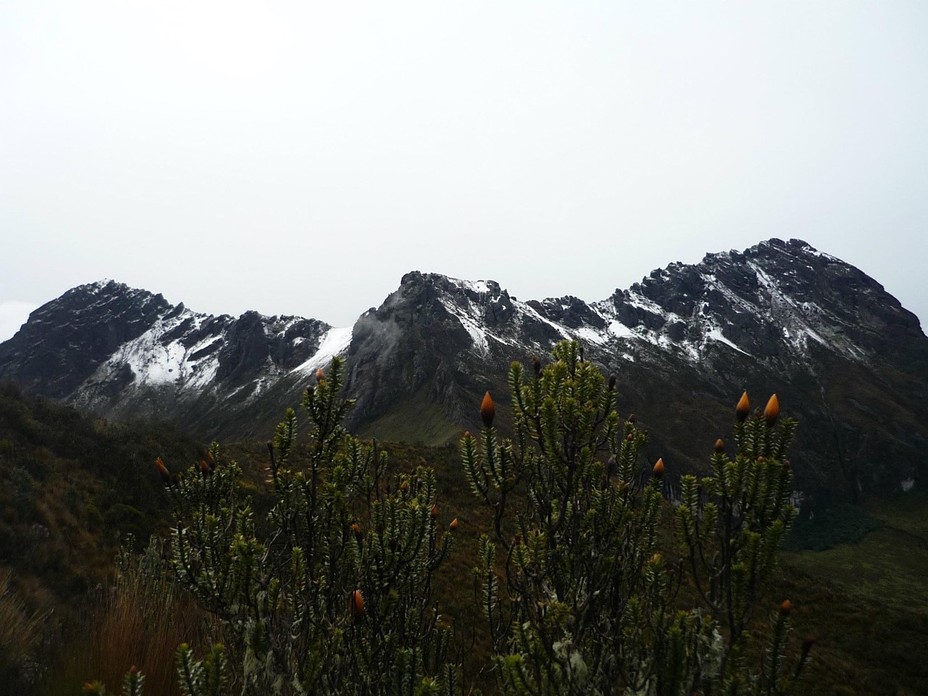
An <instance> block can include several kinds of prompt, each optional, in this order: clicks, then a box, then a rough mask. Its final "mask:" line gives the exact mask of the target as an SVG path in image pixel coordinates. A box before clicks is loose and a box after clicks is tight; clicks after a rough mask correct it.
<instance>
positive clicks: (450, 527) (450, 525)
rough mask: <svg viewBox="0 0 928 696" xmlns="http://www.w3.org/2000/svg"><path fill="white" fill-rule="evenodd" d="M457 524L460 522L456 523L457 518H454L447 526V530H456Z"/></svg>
mask: <svg viewBox="0 0 928 696" xmlns="http://www.w3.org/2000/svg"><path fill="white" fill-rule="evenodd" d="M459 524H460V522H458V518H457V517H455V518H454V519H453V520H451V524H449V525H448V529H450V530H451V531H452V532H453V531H454V530H455V529H457V528H458V525H459Z"/></svg>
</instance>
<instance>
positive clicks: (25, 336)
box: [0, 239, 928, 499]
mask: <svg viewBox="0 0 928 696" xmlns="http://www.w3.org/2000/svg"><path fill="white" fill-rule="evenodd" d="M564 338H573V339H577V340H579V341H580V342H581V345H582V346H583V348H584V351H585V355H586V357H587V358H588V359H591V360H594V361H596V362H597V363H599V364H601V365H602V366H603V368H604V369H606V370H608V371H609V372H610V373H612V374H615V375H616V377H617V379H618V383H619V387H620V392H619V407H620V409H621V410H622V411H623V412H625V413H628V412H635V413H636V414H637V415H638V417H639V419H640V420H641V421H642V423H643V424H644V425H645V426H646V427H647V428H648V429H649V430H650V432H651V433H652V440H651V442H650V444H649V446H648V456H649V457H650V456H653V457H654V458H656V457H657V456H663V457H664V459H665V462H667V464H668V468H669V471H670V472H671V474H673V473H679V472H680V471H682V470H687V469H692V468H697V467H699V466H701V464H702V462H704V461H705V459H706V457H707V456H708V453H709V452H710V450H711V444H712V443H713V442H714V441H715V439H716V437H718V436H719V435H722V436H723V437H724V435H725V433H726V432H727V429H728V427H729V422H730V416H731V412H732V407H733V404H734V402H735V401H736V400H737V398H738V397H739V396H740V394H741V391H742V390H745V389H746V390H748V391H749V393H750V394H751V396H752V399H753V400H754V403H755V405H757V406H763V402H764V401H765V400H766V398H767V396H769V394H770V393H771V392H777V394H778V395H779V397H780V400H781V403H782V404H783V406H784V409H785V410H786V411H787V412H789V413H790V414H792V415H794V416H796V417H797V418H799V419H800V421H801V428H800V431H799V441H798V443H797V446H796V448H795V451H796V453H797V454H796V456H795V458H794V461H793V466H794V471H795V472H796V481H797V487H798V488H799V489H800V490H802V491H803V492H805V493H806V494H807V495H814V496H815V497H818V498H821V497H823V496H831V497H837V498H840V499H855V498H858V497H859V496H861V495H862V494H869V493H877V494H891V493H894V492H899V491H901V490H904V489H911V488H913V487H922V486H924V485H925V484H926V483H928V406H926V404H928V339H926V337H925V335H924V333H923V332H922V330H921V328H920V326H919V323H918V320H917V318H916V317H915V316H914V315H913V314H912V313H911V312H908V311H907V310H905V309H904V308H903V307H902V306H901V305H900V304H899V302H898V301H897V300H896V299H895V298H894V297H892V296H891V295H889V294H888V293H887V292H886V291H885V290H884V289H883V287H882V286H881V285H880V284H879V283H877V282H876V281H875V280H873V279H872V278H870V277H868V276H867V275H866V274H864V273H863V272H861V271H860V270H858V269H856V268H854V267H853V266H850V265H849V264H846V263H844V262H842V261H840V260H838V259H836V258H834V257H831V256H829V255H827V254H823V253H820V252H818V251H816V250H815V249H813V248H812V247H811V246H809V245H808V244H806V243H804V242H801V241H798V240H790V241H788V242H784V241H782V240H778V239H771V240H769V241H765V242H761V243H760V244H758V245H756V246H754V247H752V248H750V249H747V250H745V251H743V252H735V251H731V252H722V253H716V254H708V255H707V256H706V257H705V258H704V259H703V261H702V262H701V263H698V264H694V265H684V264H679V263H673V264H670V265H669V266H667V267H666V268H664V269H659V270H655V271H653V272H652V273H651V274H650V275H649V276H647V277H646V278H644V279H643V280H642V281H641V282H640V283H636V284H634V285H632V286H631V287H630V288H628V289H626V290H616V292H615V293H614V294H613V295H612V296H611V297H609V298H607V299H605V300H602V301H599V302H593V303H587V302H584V301H582V300H580V299H578V298H576V297H562V298H549V299H545V300H540V301H535V300H532V301H528V302H523V301H519V300H517V299H516V298H514V297H512V296H510V295H509V293H508V292H507V291H506V290H505V289H504V288H503V287H501V286H500V285H499V284H498V283H496V282H493V281H478V282H471V281H461V280H454V279H451V278H447V277H445V276H441V275H437V274H427V273H419V272H412V273H408V274H406V275H405V276H404V277H403V279H402V281H401V283H400V286H399V288H398V289H397V290H396V291H395V292H394V293H392V294H391V295H390V296H389V297H387V299H386V300H385V301H384V302H383V303H382V304H381V305H380V306H379V307H377V308H375V309H371V310H370V311H368V312H366V313H365V314H363V315H362V316H361V317H360V318H359V319H358V321H357V322H356V323H355V325H354V327H353V328H351V329H338V328H332V327H330V326H328V325H327V324H325V323H323V322H320V321H317V320H313V319H302V318H298V317H264V316H262V315H259V314H257V313H254V312H247V313H245V314H243V315H242V316H241V317H238V318H233V317H229V316H212V315H205V314H198V313H195V312H191V311H190V310H188V309H186V308H185V307H184V306H183V305H182V304H181V305H176V306H175V305H171V304H170V303H169V302H167V301H166V300H165V299H164V298H163V297H162V296H161V295H154V294H152V293H149V292H146V291H144V290H133V289H130V288H128V287H126V286H125V285H120V284H118V283H114V282H104V283H94V284H91V285H84V286H80V287H78V288H74V289H73V290H70V291H68V292H67V293H65V294H64V295H62V296H61V297H60V298H58V299H56V300H53V301H52V302H50V303H48V304H46V305H44V306H43V307H40V308H39V309H38V310H36V311H35V312H33V314H32V315H31V316H30V318H29V321H28V322H27V323H26V324H25V325H24V327H23V328H22V329H21V330H20V332H19V333H17V334H16V336H14V337H13V338H12V339H10V340H9V341H7V342H5V343H3V344H0V378H5V379H10V380H13V381H15V382H17V383H18V384H19V385H21V386H22V387H23V388H24V389H26V390H28V391H30V392H32V393H36V394H39V395H44V396H51V397H53V398H56V399H60V400H63V401H66V402H69V403H73V404H75V405H78V406H80V407H83V408H86V409H89V410H91V411H93V412H96V413H99V414H102V415H104V416H107V417H123V416H156V417H161V418H166V419H169V420H172V421H175V422H177V423H181V424H182V425H184V426H185V427H187V428H189V429H190V430H191V431H192V432H194V433H196V434H197V435H198V436H200V437H203V438H212V437H223V438H226V439H229V438H245V437H264V436H266V435H267V434H268V433H269V432H270V431H271V428H272V427H273V423H274V422H276V420H277V419H278V418H279V415H280V413H281V410H282V409H283V407H284V406H285V405H288V404H291V403H294V402H295V401H296V400H298V398H299V394H300V392H301V391H302V389H303V388H305V386H306V385H307V384H308V383H310V382H311V380H312V374H313V372H314V371H315V369H316V367H319V366H324V365H325V364H326V363H327V362H328V360H329V359H330V357H331V356H332V355H334V354H339V353H340V354H344V355H346V356H347V388H348V390H349V391H350V393H351V394H352V396H353V397H354V398H356V399H357V404H356V407H355V409H354V411H353V415H352V422H351V426H352V428H353V429H355V430H357V431H358V432H360V433H361V434H365V435H373V436H377V437H385V438H392V439H409V440H419V441H423V442H428V443H440V442H446V441H448V440H450V439H453V438H455V437H456V436H457V435H458V434H460V432H461V431H462V430H463V429H465V428H476V427H478V415H477V409H476V404H478V403H479V400H480V397H481V396H482V394H483V392H484V391H485V390H486V389H490V390H492V391H493V393H494V395H495V396H496V397H497V401H498V403H499V404H500V405H501V407H502V409H501V410H502V411H503V412H504V411H505V403H506V391H507V389H506V386H505V376H506V371H507V369H508V366H509V364H510V363H511V362H512V361H513V360H522V361H527V360H529V359H530V358H531V356H532V355H539V356H541V357H542V358H543V359H544V357H545V356H546V355H548V354H549V353H550V349H551V347H552V345H553V344H554V343H555V342H556V341H558V340H561V339H564Z"/></svg>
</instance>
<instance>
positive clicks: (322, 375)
mask: <svg viewBox="0 0 928 696" xmlns="http://www.w3.org/2000/svg"><path fill="white" fill-rule="evenodd" d="M324 380H325V370H323V369H322V368H321V367H318V368H316V381H317V382H322V381H324Z"/></svg>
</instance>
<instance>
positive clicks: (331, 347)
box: [291, 326, 353, 374]
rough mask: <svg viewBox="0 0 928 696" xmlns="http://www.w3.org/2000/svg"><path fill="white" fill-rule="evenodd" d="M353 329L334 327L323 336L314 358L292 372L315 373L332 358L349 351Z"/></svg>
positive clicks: (349, 327)
mask: <svg viewBox="0 0 928 696" xmlns="http://www.w3.org/2000/svg"><path fill="white" fill-rule="evenodd" d="M352 330H353V327H351V326H347V327H333V328H331V329H329V330H328V331H326V332H325V333H324V334H323V335H322V339H321V340H320V341H319V348H317V349H316V352H315V353H314V354H313V356H312V357H311V358H310V359H309V360H307V361H306V362H304V363H303V364H301V365H297V366H296V367H295V368H293V370H291V372H302V373H304V374H309V373H313V372H315V371H316V370H317V369H319V368H320V367H325V366H326V365H328V364H329V363H330V362H332V358H334V357H335V356H336V355H340V354H342V353H344V352H345V351H346V350H348V346H349V345H350V344H351V332H352Z"/></svg>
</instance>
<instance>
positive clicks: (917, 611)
mask: <svg viewBox="0 0 928 696" xmlns="http://www.w3.org/2000/svg"><path fill="white" fill-rule="evenodd" d="M439 429H440V430H441V429H443V428H442V426H439ZM268 435H270V433H268ZM382 446H383V447H384V448H385V449H386V450H387V451H388V453H389V455H390V458H391V461H392V462H394V463H395V465H396V466H397V467H398V468H400V469H405V470H411V469H413V468H414V467H416V466H418V465H428V466H431V467H433V468H434V469H435V471H436V476H437V479H438V484H439V496H440V502H439V506H440V513H439V514H440V520H441V521H442V522H443V523H450V522H451V520H452V519H454V518H458V519H459V522H460V527H459V530H458V533H457V534H456V538H455V545H454V548H453V551H452V554H451V557H450V559H449V560H448V562H447V563H446V564H445V565H444V566H443V567H442V568H441V570H440V575H439V577H438V578H437V579H436V585H435V598H436V600H437V601H438V603H439V606H440V607H441V609H442V612H443V613H445V614H446V615H447V616H449V617H450V618H451V619H452V620H453V623H454V626H455V632H456V639H457V642H458V650H459V654H460V659H461V661H462V662H463V663H464V664H465V665H466V667H467V669H466V679H465V682H466V684H467V686H479V687H482V688H486V687H487V686H490V685H492V683H493V681H492V678H491V677H490V676H489V675H488V674H487V673H486V672H485V671H484V672H481V671H480V670H481V667H483V666H484V665H485V664H486V657H487V655H488V652H489V649H488V641H487V635H486V630H485V627H484V626H483V624H482V622H480V621H479V620H477V619H475V612H474V585H473V577H472V572H471V569H472V567H473V566H474V565H475V564H476V561H477V554H476V549H477V539H478V538H479V536H480V534H481V533H483V532H486V531H489V527H490V520H489V517H488V512H487V510H486V509H485V508H484V507H482V506H481V505H478V503H477V501H476V500H475V498H474V497H473V496H472V494H471V493H470V491H469V489H468V486H467V485H466V482H465V480H464V476H463V474H462V471H461V466H460V461H459V456H458V452H457V448H456V446H455V445H445V446H441V447H428V446H424V445H413V444H407V443H395V442H389V443H384V444H383V445H382ZM226 451H227V453H228V454H229V455H230V456H232V457H233V458H235V459H237V460H238V461H239V463H240V464H241V465H242V467H243V470H244V472H245V475H246V479H247V480H246V485H248V486H249V487H250V488H251V489H252V490H253V491H254V492H255V493H256V495H257V500H256V507H257V509H258V510H261V508H262V507H263V502H264V501H263V496H262V491H263V490H264V484H263V480H264V478H265V466H266V449H265V447H264V444H263V443H261V442H250V443H243V444H233V445H230V446H228V447H227V448H226ZM201 452H202V447H201V446H200V445H198V444H197V443H194V442H192V441H190V440H189V439H186V438H184V437H183V436H181V435H180V434H178V433H177V432H176V431H174V430H172V429H169V428H166V427H162V426H153V425H143V424H111V423H105V422H101V421H95V420H91V419H87V418H85V417H83V416H81V415H80V414H79V413H77V412H75V411H74V410H73V409H69V408H64V407H61V406H57V405H54V404H50V403H48V402H45V401H41V400H35V399H30V398H27V397H24V396H23V395H22V394H20V393H18V392H17V391H16V390H15V389H12V388H9V387H3V388H0V626H16V627H17V628H18V630H17V631H10V630H7V631H4V630H2V629H0V671H2V674H0V678H3V679H4V680H5V683H6V684H15V685H16V688H18V689H20V691H21V692H22V693H47V694H57V693H61V694H64V693H73V692H71V691H70V688H71V685H72V684H78V685H79V683H82V682H83V681H85V680H87V679H89V678H91V677H94V676H100V677H104V678H106V679H107V680H108V681H109V682H110V683H111V684H112V683H115V677H113V676H109V675H110V674H114V675H118V674H119V673H120V671H122V670H124V669H126V668H127V667H128V666H129V665H130V664H141V665H144V668H145V669H146V671H148V673H149V674H151V675H152V677H154V676H155V675H154V672H156V671H159V670H158V667H157V665H161V670H160V671H161V673H162V676H163V678H162V680H161V681H162V683H163V686H162V687H161V688H160V690H159V689H156V688H155V684H154V682H155V680H154V679H151V680H150V682H149V686H150V689H149V691H148V692H147V693H149V694H159V693H164V694H170V693H174V692H173V690H172V687H171V686H170V682H171V680H170V673H171V671H172V665H171V664H170V655H171V652H172V651H173V649H174V647H175V645H176V643H177V642H179V641H180V640H188V639H190V637H189V636H187V635H186V633H185V632H189V631H196V630H197V629H196V627H195V626H194V625H193V624H192V623H190V621H189V619H190V617H191V616H193V615H194V614H193V613H192V612H193V607H192V606H191V605H190V604H189V602H187V600H186V599H184V598H183V597H178V598H173V599H172V600H171V603H170V611H162V612H160V615H161V620H160V622H159V623H155V624H153V623H151V617H152V616H153V615H154V614H157V612H154V613H153V612H152V611H151V607H148V608H146V606H147V605H146V595H150V594H151V593H150V592H149V589H150V588H145V587H139V586H134V587H132V588H130V589H131V591H130V593H129V595H128V596H130V600H129V601H128V603H127V602H122V603H118V602H115V603H114V602H113V601H112V597H111V596H109V595H106V594H104V593H103V590H101V589H100V588H101V587H102V586H103V585H104V584H105V583H106V580H107V579H108V578H109V577H110V575H111V572H112V568H113V559H114V557H115V554H116V551H117V549H118V547H119V539H120V537H121V536H124V535H125V534H126V533H132V534H134V535H136V537H138V538H139V539H142V538H145V537H146V536H147V535H148V534H150V533H151V532H152V531H164V529H165V527H166V523H167V517H166V513H167V511H168V509H169V505H168V502H167V500H166V496H165V495H164V492H163V489H162V486H161V483H160V481H159V480H158V477H157V475H156V473H155V472H154V469H153V467H152V461H153V460H154V458H155V457H156V456H162V457H164V459H165V460H166V461H168V463H169V465H171V467H172V469H174V470H177V469H179V468H180V467H181V466H183V465H184V464H186V463H192V462H194V461H196V460H197V459H198V458H199V456H200V454H201ZM707 454H708V452H707ZM926 513H928V494H925V493H917V492H916V493H911V494H908V495H905V496H901V497H899V498H895V499H892V500H885V501H875V502H873V503H872V504H869V505H867V506H865V507H850V508H836V509H834V510H833V511H832V512H831V513H829V514H825V515H819V516H818V517H817V518H816V519H813V520H804V521H803V522H802V523H801V524H800V525H798V526H797V530H796V534H794V537H793V539H792V540H791V545H792V548H793V550H790V551H788V552H787V553H785V554H784V557H783V563H782V568H781V571H780V574H779V587H778V589H777V590H776V596H775V597H772V598H771V601H780V599H782V598H783V597H790V598H791V599H792V601H793V602H794V604H795V607H796V609H795V624H796V627H797V631H798V635H799V636H804V635H811V636H815V637H816V638H817V644H816V647H815V650H814V652H813V660H812V662H811V664H810V668H809V672H808V677H809V679H808V681H807V682H806V690H807V692H808V693H811V694H920V693H928V665H926V664H925V662H924V660H923V659H922V658H921V655H920V652H919V646H922V645H924V643H925V641H926V640H928V605H926V604H925V602H924V598H925V596H926V595H928V580H926V578H928V514H926ZM159 596H160V595H159ZM147 599H149V600H150V599H151V597H148V598H147ZM50 612H51V613H50ZM146 617H148V618H146ZM182 618H183V619H185V621H186V622H185V623H181V619H182ZM75 627H77V628H75ZM91 629H93V630H91ZM75 631H76V632H77V633H75ZM140 636H144V639H141V638H140ZM75 638H76V639H75ZM130 638H131V640H130ZM159 641H160V642H162V643H165V645H159V644H158V642H159ZM101 644H106V645H107V646H108V647H109V652H106V651H101V650H100V649H99V646H100V645H101ZM62 646H64V647H63V648H62ZM95 646H96V647H95ZM133 651H134V652H133ZM56 653H57V655H56ZM139 655H143V656H144V657H139ZM56 658H57V659H56ZM50 664H54V665H55V668H54V670H53V671H55V672H57V673H58V675H57V676H58V678H57V679H56V680H54V683H53V684H51V685H50V684H49V682H44V683H42V686H40V687H39V686H37V684H38V683H39V677H40V676H41V672H42V670H43V669H44V668H46V667H47V666H48V665H50ZM104 666H106V667H107V670H106V673H103V672H102V671H94V670H103V667H104ZM88 670H89V671H88ZM52 687H54V688H52Z"/></svg>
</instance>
